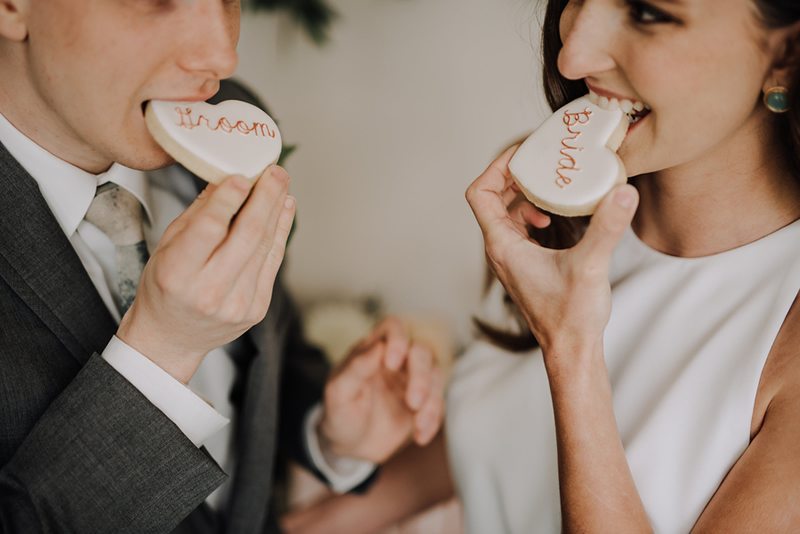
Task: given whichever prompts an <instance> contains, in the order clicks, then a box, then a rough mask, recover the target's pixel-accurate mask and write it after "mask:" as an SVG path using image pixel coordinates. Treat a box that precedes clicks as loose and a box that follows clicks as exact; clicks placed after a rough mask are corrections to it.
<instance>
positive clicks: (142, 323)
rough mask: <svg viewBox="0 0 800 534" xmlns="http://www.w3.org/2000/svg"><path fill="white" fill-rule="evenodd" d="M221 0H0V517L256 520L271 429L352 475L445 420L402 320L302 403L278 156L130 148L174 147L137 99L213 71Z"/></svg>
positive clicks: (304, 364) (234, 92) (47, 527)
mask: <svg viewBox="0 0 800 534" xmlns="http://www.w3.org/2000/svg"><path fill="white" fill-rule="evenodd" d="M239 16H240V8H239V2H238V1H236V0H233V1H231V0H0V72H2V76H1V77H0V186H1V187H2V194H0V325H1V326H0V466H2V467H0V533H2V534H7V533H12V532H14V533H23V532H24V533H26V534H27V533H36V532H93V533H99V532H114V533H137V534H139V533H151V532H152V533H156V532H170V531H173V530H174V531H175V532H186V533H188V532H192V533H205V532H208V533H210V532H230V533H251V532H252V533H258V532H266V531H269V530H270V529H271V528H272V526H273V525H274V519H273V518H272V517H271V516H270V515H269V511H268V506H267V503H268V500H269V487H270V483H271V472H272V463H273V457H274V454H275V447H276V444H275V440H276V435H277V434H280V435H281V437H282V441H283V445H285V446H286V447H287V448H288V449H289V450H290V451H291V452H293V453H294V455H295V456H296V457H297V458H298V459H299V460H300V461H301V462H304V463H305V464H306V465H307V466H309V467H310V468H312V469H315V470H316V471H317V472H318V473H319V474H321V475H323V476H324V477H325V478H326V479H327V480H328V481H329V482H331V483H332V485H333V486H334V488H335V489H337V490H339V491H346V490H349V489H352V488H353V487H355V486H357V485H358V484H359V483H361V482H363V481H364V480H365V479H367V478H368V477H369V475H370V473H372V471H373V469H374V464H375V463H379V462H380V461H382V460H384V459H385V458H387V457H388V456H389V455H390V454H392V453H393V452H394V451H395V450H397V449H398V448H399V447H400V446H402V445H403V444H404V443H406V442H407V441H408V439H409V438H411V437H413V439H414V440H415V441H417V442H419V443H425V442H427V441H429V440H430V439H431V438H432V437H433V435H434V434H435V432H436V431H437V429H438V427H439V425H440V422H441V409H442V402H441V389H442V386H441V378H440V375H439V374H438V370H437V369H436V368H435V366H434V365H433V364H432V357H431V354H430V353H429V352H428V351H426V350H425V349H423V348H421V347H419V346H416V345H414V344H413V343H411V342H410V341H409V339H408V336H407V335H406V334H405V332H404V331H403V329H402V327H401V326H400V325H399V323H397V322H396V321H389V322H386V323H384V324H382V325H381V326H379V327H378V328H377V329H376V331H375V332H373V334H372V335H371V336H369V338H367V339H365V340H364V341H363V342H362V343H360V344H359V345H358V346H357V347H356V348H355V349H354V351H353V353H352V354H351V355H350V357H349V358H348V359H347V361H346V363H345V364H344V365H343V367H342V368H340V369H339V370H337V372H336V373H335V374H334V376H333V377H332V378H331V379H330V380H329V382H328V384H327V386H326V388H325V395H324V403H323V404H321V405H317V406H316V407H314V403H315V402H317V401H318V399H319V397H320V394H319V391H318V390H317V389H315V387H314V381H313V380H312V379H310V378H309V375H316V376H317V377H318V376H319V375H320V374H321V371H318V369H319V365H318V363H319V361H320V354H319V353H318V352H317V351H315V349H313V348H312V347H309V346H308V345H307V344H306V343H305V342H304V341H303V339H302V332H301V329H300V325H299V322H298V318H297V315H296V311H295V309H294V306H293V304H292V302H291V299H290V298H289V297H288V295H287V294H286V291H285V290H284V288H283V286H282V284H281V282H280V279H279V276H278V271H279V267H280V264H281V262H282V259H283V250H284V246H285V243H286V241H287V238H288V234H289V230H290V228H291V222H292V219H293V216H294V209H295V208H294V200H293V199H292V198H291V197H290V196H289V195H288V192H287V191H288V182H289V178H288V175H287V174H286V172H285V171H283V170H282V169H280V168H278V167H271V168H270V169H267V170H266V171H265V173H264V174H263V175H262V176H261V178H260V179H259V180H258V181H257V182H256V184H255V185H253V184H251V183H249V182H247V181H246V180H243V179H241V178H238V177H230V178H228V179H227V180H225V181H224V182H223V183H222V184H220V185H219V186H209V187H207V188H206V189H205V190H204V192H203V193H202V194H200V195H199V196H198V197H197V198H196V199H193V198H192V197H193V196H194V195H195V194H196V192H197V190H196V189H192V186H193V184H194V182H193V180H192V179H191V178H189V177H187V176H185V175H183V176H182V175H181V171H180V169H178V168H177V167H171V168H168V169H166V170H163V171H160V172H154V173H151V174H150V175H149V176H147V177H146V176H145V175H144V174H143V173H142V172H140V171H141V170H148V171H149V170H154V169H159V168H162V167H165V166H167V165H169V164H170V163H171V160H170V159H169V157H168V156H167V155H166V154H165V153H164V152H163V150H162V149H161V148H159V147H158V146H157V145H156V144H155V143H154V142H153V140H152V138H151V137H150V135H149V134H148V133H147V130H146V128H145V125H144V119H143V109H144V105H145V104H146V103H147V101H149V100H151V99H162V100H195V101H199V100H205V99H207V98H209V97H211V96H212V95H214V94H215V93H217V90H218V88H219V84H220V80H223V79H225V78H227V77H229V76H230V75H231V74H232V73H233V71H234V69H235V66H236V62H237V56H236V51H235V46H236V42H237V40H238V32H239ZM217 98H241V99H248V98H249V95H248V94H247V93H246V92H243V91H242V89H241V88H237V87H236V86H233V85H230V84H226V86H225V88H224V91H223V92H222V94H220V95H218V96H217ZM186 205H189V206H188V208H187V209H185V211H183V210H184V207H185V206H186ZM109 214H110V215H111V216H110V217H109ZM173 219H174V221H173ZM170 221H172V222H170ZM146 244H149V247H147V246H145V245H146ZM148 248H149V251H150V258H149V261H147V257H146V255H147V252H148ZM145 262H146V267H144V271H143V273H142V274H141V278H140V277H139V273H140V272H141V267H142V266H143V265H144V263H145ZM137 269H138V270H137ZM137 283H138V289H136V288H135V286H136V285H137ZM134 291H135V293H134ZM134 294H135V299H133V296H134ZM132 299H133V300H132ZM131 300H132V305H131ZM117 321H119V323H117ZM315 366H316V367H315ZM315 369H317V371H314V370H315ZM312 378H313V377H312ZM185 384H189V386H190V388H191V390H190V389H189V388H186V387H185ZM192 390H194V391H197V392H198V393H200V394H201V395H202V396H203V397H205V398H207V399H209V400H210V401H212V404H213V405H214V407H215V408H216V410H215V409H213V408H211V406H209V404H207V403H206V402H204V401H203V400H201V398H200V396H198V395H196V394H195V393H194V392H193V391H192ZM279 397H280V400H281V401H282V402H283V405H282V406H281V408H280V410H281V412H280V417H279V415H278V404H279ZM226 417H227V418H230V419H232V420H233V424H232V425H226V422H227V421H226ZM278 422H280V425H281V427H280V432H279V429H278ZM220 428H222V429H223V430H222V431H221V432H218V430H219V429H220ZM220 465H221V466H222V467H224V468H225V469H226V470H227V471H228V473H229V474H230V475H231V478H230V479H229V480H228V481H227V482H226V483H225V484H224V485H223V486H222V487H221V488H220V489H218V490H217V491H215V492H214V494H213V495H211V496H210V497H209V495H210V494H211V493H212V491H214V490H215V489H216V488H218V487H219V486H220V485H221V484H222V483H223V481H224V480H225V478H226V476H225V473H224V471H223V469H222V467H220Z"/></svg>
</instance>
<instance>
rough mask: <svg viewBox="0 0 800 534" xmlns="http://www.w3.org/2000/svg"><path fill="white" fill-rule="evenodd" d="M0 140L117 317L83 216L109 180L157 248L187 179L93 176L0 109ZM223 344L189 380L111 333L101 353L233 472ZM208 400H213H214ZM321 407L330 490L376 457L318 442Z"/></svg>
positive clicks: (106, 251) (107, 247)
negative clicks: (140, 213)
mask: <svg viewBox="0 0 800 534" xmlns="http://www.w3.org/2000/svg"><path fill="white" fill-rule="evenodd" d="M0 142H2V143H3V145H4V146H5V147H6V149H7V150H8V151H9V153H10V154H11V155H12V156H13V157H14V158H15V159H16V160H17V161H18V162H19V163H20V165H21V166H22V167H23V168H24V169H25V170H26V171H27V172H28V173H29V174H30V175H31V176H32V177H33V178H34V180H36V182H37V184H38V186H39V190H40V191H41V193H42V196H43V197H44V199H45V201H46V202H47V205H48V207H49V208H50V210H51V211H52V213H53V215H54V216H55V218H56V220H57V221H58V223H59V225H60V226H61V228H62V230H63V231H64V234H65V235H66V236H67V238H68V239H69V241H70V243H71V244H72V246H73V247H74V249H75V252H76V253H77V255H78V257H79V258H80V260H81V263H82V264H83V266H84V268H85V269H86V271H87V273H88V274H89V277H90V278H91V280H92V283H93V284H94V286H95V287H96V289H97V291H98V293H99V294H100V297H101V298H102V300H103V302H104V303H105V305H106V307H107V308H108V310H109V312H110V313H111V315H112V316H113V317H114V319H115V320H116V321H117V322H119V320H120V314H119V311H118V310H117V307H116V305H115V303H114V298H113V295H114V292H115V291H116V287H117V284H116V279H115V278H116V276H117V274H116V272H117V269H116V265H115V263H114V262H115V260H114V244H113V243H112V242H111V240H110V239H109V238H108V237H107V236H106V235H105V234H104V233H103V232H101V231H100V230H99V229H98V228H97V227H95V226H94V225H92V224H91V223H89V222H87V221H85V220H84V216H85V215H86V212H87V211H88V209H89V205H90V204H91V202H92V200H93V199H94V195H95V191H96V190H97V187H98V186H100V185H102V184H104V183H106V182H108V181H113V182H114V183H116V184H117V185H119V186H121V187H124V188H125V189H126V190H128V191H130V192H131V193H132V194H133V195H134V196H136V198H137V199H138V200H139V201H140V202H141V203H142V206H143V207H144V211H145V214H146V221H145V225H144V226H145V227H144V233H145V240H146V241H147V244H148V248H149V249H150V250H151V251H152V250H154V249H155V247H156V245H157V243H158V241H159V239H160V238H161V236H162V235H163V233H164V230H165V229H166V228H167V226H168V225H169V224H170V223H171V222H172V221H173V220H174V219H175V218H176V217H177V216H178V215H180V213H181V212H183V210H184V209H185V208H186V206H187V205H188V204H189V203H190V202H191V201H192V200H193V198H194V197H195V196H196V190H195V189H194V184H193V183H192V180H191V178H190V177H189V176H188V175H187V174H185V173H184V172H183V171H181V170H180V169H179V168H178V167H175V166H173V167H168V168H166V169H162V170H160V171H155V172H151V173H148V174H145V173H144V172H141V171H136V170H133V169H130V168H127V167H124V166H122V165H119V164H117V163H115V164H113V165H112V166H111V167H110V168H109V169H108V171H106V172H104V173H101V174H99V175H94V174H91V173H88V172H86V171H83V170H81V169H79V168H78V167H75V166H74V165H71V164H70V163H67V162H66V161H64V160H61V159H59V158H57V157H56V156H54V155H53V154H51V153H49V152H48V151H46V150H45V149H44V148H42V147H40V146H39V145H37V144H36V143H35V142H34V141H33V140H31V139H29V138H28V137H26V136H25V135H24V134H23V133H22V132H20V131H19V130H17V129H16V127H14V126H13V125H12V124H11V123H10V122H9V121H8V120H7V119H6V118H5V117H4V116H3V115H2V114H0ZM230 348H231V345H228V346H227V347H220V348H217V349H214V350H212V351H211V352H209V354H208V355H207V356H206V358H205V359H204V360H203V363H202V364H201V365H200V367H199V369H198V370H197V372H196V373H195V375H194V377H193V378H192V380H191V381H190V383H189V387H186V386H185V385H183V384H182V383H181V382H179V381H178V380H176V379H175V378H173V377H172V376H171V375H170V374H168V373H167V372H165V371H164V370H162V369H161V368H160V367H158V366H157V365H156V364H155V363H153V362H152V361H151V360H150V359H148V358H147V357H145V356H144V355H142V354H140V353H139V352H137V351H136V350H134V349H133V348H132V347H130V346H129V345H127V344H126V343H124V342H123V341H122V340H120V339H119V338H117V337H116V336H114V337H113V338H112V339H111V341H110V342H109V344H108V345H107V346H106V348H105V350H104V351H103V354H102V357H103V358H104V359H105V360H106V361H107V362H108V363H109V364H110V365H111V366H112V367H114V368H115V369H116V370H117V371H118V372H119V373H120V374H121V375H122V376H123V377H125V378H126V379H127V380H128V381H129V382H130V383H131V384H132V385H133V386H134V387H136V389H138V390H139V391H140V392H141V393H142V394H143V395H144V396H145V397H146V398H147V399H148V400H149V401H150V402H151V403H153V404H154V405H155V406H156V407H157V408H158V409H159V410H161V411H162V412H163V413H164V414H165V415H166V416H167V417H168V418H169V419H170V420H172V422H173V423H175V425H177V426H178V428H180V430H181V431H182V432H183V433H184V434H185V435H186V436H187V437H188V438H189V439H190V440H191V441H192V443H194V444H195V445H196V446H198V447H200V446H201V445H202V446H204V447H205V448H206V449H207V450H208V452H209V454H211V456H212V457H213V458H214V459H215V460H216V461H217V463H219V465H220V466H221V467H222V468H223V469H224V470H225V471H226V472H227V473H233V472H234V469H233V468H234V466H235V461H236V459H235V457H234V455H233V452H234V450H233V448H232V447H231V446H230V445H231V429H230V425H228V423H229V420H230V418H231V417H232V416H233V406H232V405H231V403H230V399H229V393H230V389H231V386H232V385H233V381H234V377H235V368H234V364H233V362H232V360H231V358H230V357H229V353H228V350H230ZM212 406H213V407H212ZM320 413H321V408H320V407H319V406H317V407H316V408H315V409H312V410H311V411H310V412H309V414H308V415H307V416H306V420H305V432H306V445H307V447H308V450H309V452H310V456H311V458H312V460H313V461H314V463H315V465H316V467H317V468H318V469H319V470H320V471H321V472H322V473H323V474H324V475H325V476H326V477H327V478H328V480H329V481H330V482H331V485H332V487H333V489H334V490H335V491H339V492H345V491H348V490H350V489H352V488H353V487H355V486H357V485H358V484H360V483H361V482H362V481H363V480H365V479H366V477H368V476H369V475H370V474H371V472H372V471H373V469H374V467H375V466H374V464H372V463H370V462H364V461H359V460H354V459H349V458H337V457H335V456H332V455H331V454H330V453H328V452H325V453H324V454H323V451H322V450H321V449H320V444H319V438H318V436H317V430H316V429H317V422H318V421H319V417H320ZM231 482H232V477H229V478H228V480H227V481H226V482H225V483H224V484H223V485H222V486H220V487H219V488H218V489H217V490H216V491H215V492H214V493H212V494H211V495H210V496H209V497H208V499H207V502H208V503H209V505H211V506H212V508H215V509H219V508H220V507H221V506H222V505H223V503H224V502H225V501H226V500H227V495H228V493H229V491H230V487H231Z"/></svg>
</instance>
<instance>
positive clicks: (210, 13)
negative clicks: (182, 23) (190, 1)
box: [180, 0, 239, 80]
mask: <svg viewBox="0 0 800 534" xmlns="http://www.w3.org/2000/svg"><path fill="white" fill-rule="evenodd" d="M226 9H229V8H226V7H225V5H224V3H223V2H219V1H218V0H197V1H196V2H194V5H193V6H192V13H191V16H190V17H188V19H187V22H188V24H187V25H186V28H185V30H184V31H185V32H186V33H185V35H187V36H189V37H188V39H187V40H186V43H185V46H184V50H183V51H182V57H181V61H180V63H181V66H182V67H183V68H184V69H186V70H187V71H190V72H192V73H202V74H203V75H205V76H209V77H213V78H214V79H217V80H222V79H224V78H229V77H231V76H232V75H233V73H234V72H235V71H236V66H237V65H238V63H239V55H238V53H237V52H236V45H237V42H238V40H239V20H238V17H239V14H238V12H237V13H233V14H231V13H229V12H228V11H226Z"/></svg>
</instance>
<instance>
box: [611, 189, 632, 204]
mask: <svg viewBox="0 0 800 534" xmlns="http://www.w3.org/2000/svg"><path fill="white" fill-rule="evenodd" d="M614 201H615V202H616V203H617V204H619V205H620V206H622V207H623V208H630V207H631V206H633V192H632V191H631V190H630V189H628V188H627V187H626V188H624V189H620V190H619V191H617V192H616V194H615V195H614Z"/></svg>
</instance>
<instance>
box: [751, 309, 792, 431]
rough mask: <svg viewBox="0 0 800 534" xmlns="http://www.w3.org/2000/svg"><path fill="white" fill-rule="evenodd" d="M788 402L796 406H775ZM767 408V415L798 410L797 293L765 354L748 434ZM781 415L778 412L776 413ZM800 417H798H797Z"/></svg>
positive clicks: (757, 426) (761, 422)
mask: <svg viewBox="0 0 800 534" xmlns="http://www.w3.org/2000/svg"><path fill="white" fill-rule="evenodd" d="M787 403H789V404H791V405H792V406H794V407H796V408H797V409H796V410H788V411H786V410H780V411H778V410H775V409H774V408H776V407H777V406H778V405H781V406H785V405H786V404H787ZM768 411H769V412H770V415H771V416H772V415H773V414H776V415H777V414H785V413H794V414H800V295H798V296H797V297H796V298H795V301H794V303H793V304H792V307H791V308H790V309H789V313H788V314H787V315H786V319H785V320H784V321H783V325H781V328H780V331H779V332H778V336H777V337H776V338H775V342H774V343H773V345H772V349H771V350H770V352H769V355H768V356H767V361H766V363H765V365H764V370H763V372H762V374H761V381H760V382H759V386H758V393H757V395H756V403H755V409H754V411H753V421H752V424H751V438H754V437H755V436H756V434H758V432H759V430H760V429H761V427H762V426H763V424H764V420H765V418H766V416H767V413H768ZM778 416H780V415H778ZM796 420H797V421H800V417H797V418H796Z"/></svg>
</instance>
